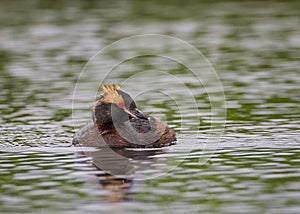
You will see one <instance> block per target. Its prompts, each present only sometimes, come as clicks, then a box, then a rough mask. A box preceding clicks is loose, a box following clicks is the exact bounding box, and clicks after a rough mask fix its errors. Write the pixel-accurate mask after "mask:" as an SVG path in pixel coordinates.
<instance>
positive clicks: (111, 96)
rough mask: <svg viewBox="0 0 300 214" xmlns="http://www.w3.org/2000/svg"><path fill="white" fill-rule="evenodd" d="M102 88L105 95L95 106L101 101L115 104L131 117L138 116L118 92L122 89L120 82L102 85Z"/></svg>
mask: <svg viewBox="0 0 300 214" xmlns="http://www.w3.org/2000/svg"><path fill="white" fill-rule="evenodd" d="M100 90H101V91H103V95H102V97H101V98H100V100H99V101H97V102H96V103H95V106H97V105H98V104H99V102H100V103H101V104H102V103H104V104H114V106H117V107H118V108H120V109H122V110H123V111H124V112H126V113H127V114H128V115H130V116H131V117H133V118H137V116H136V115H134V114H133V113H132V112H130V110H129V107H127V106H126V102H125V100H124V98H123V97H122V96H121V95H120V94H119V93H118V91H120V90H122V89H121V87H120V86H119V85H118V84H112V85H101V86H100Z"/></svg>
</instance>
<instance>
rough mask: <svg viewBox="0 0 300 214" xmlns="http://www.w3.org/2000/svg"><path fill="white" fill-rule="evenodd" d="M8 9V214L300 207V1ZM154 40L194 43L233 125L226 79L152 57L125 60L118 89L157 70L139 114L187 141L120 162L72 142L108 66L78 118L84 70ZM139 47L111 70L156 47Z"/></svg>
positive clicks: (0, 162) (139, 83)
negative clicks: (217, 108)
mask: <svg viewBox="0 0 300 214" xmlns="http://www.w3.org/2000/svg"><path fill="white" fill-rule="evenodd" d="M266 5H268V6H266ZM0 8H1V9H0V17H1V18H0V29H1V30H0V38H1V39H0V77H1V78H0V106H1V108H0V115H1V117H0V141H1V144H0V150H1V152H0V192H1V194H0V207H1V213H19V212H23V213H53V212H55V213H87V212H89V213H99V212H101V211H103V212H110V213H153V212H155V213H156V212H157V213H182V212H188V213H299V210H300V206H299V204H300V196H299V195H300V182H299V180H300V179H299V178H300V144H299V141H300V140H299V139H300V138H299V127H300V110H299V103H300V96H299V85H300V76H299V74H300V73H299V67H300V64H299V54H300V40H299V34H300V30H299V29H300V28H299V27H298V26H299V15H298V13H299V12H298V11H299V10H300V5H299V2H298V1H288V2H281V1H275V2H269V1H260V2H253V3H246V2H245V3H240V2H237V1H225V2H222V3H221V2H220V3H213V2H210V1H204V2H202V3H199V2H190V3H183V2H182V3H179V2H178V3H176V4H169V3H168V2H164V1H152V2H148V3H142V2H139V1H126V2H121V1H120V2H119V1H118V2H114V3H111V2H110V3H105V2H97V1H95V2H94V1H88V2H85V3H84V2H81V1H73V2H72V3H70V5H66V3H65V2H61V1H58V2H52V1H30V2H29V1H23V2H16V1H2V2H1V3H0ZM145 33H155V34H164V35H169V36H173V37H177V38H180V39H182V40H184V41H187V42H189V43H190V44H192V45H194V46H195V47H197V48H198V49H199V50H200V51H201V52H202V53H203V54H204V55H205V56H206V57H207V59H208V60H209V61H210V62H211V63H212V65H213V67H214V68H215V70H216V71H217V73H218V76H219V78H220V80H221V83H222V85H223V88H224V93H225V96H226V106H221V107H222V110H224V109H225V110H226V113H227V114H226V127H225V129H222V124H223V122H224V121H223V120H221V119H222V117H221V116H222V115H218V113H216V114H215V115H214V114H213V113H212V112H211V100H210V97H209V93H211V92H213V91H214V90H215V89H216V88H215V87H216V85H215V83H214V82H210V83H209V84H207V85H206V88H204V87H203V85H201V84H199V82H198V81H195V77H194V76H193V75H191V73H190V72H189V70H188V69H187V67H186V66H184V65H181V64H180V63H177V62H174V61H171V60H168V59H166V58H161V57H156V56H143V57H136V58H134V59H131V60H128V61H126V62H123V63H122V64H120V65H119V66H118V67H116V68H115V70H114V72H113V73H112V74H111V76H110V78H109V79H108V80H107V82H123V81H125V80H127V79H128V78H130V77H132V75H134V74H136V73H139V72H141V71H143V72H144V73H142V75H140V76H135V78H134V79H133V80H134V81H128V82H127V85H126V90H127V91H128V92H129V93H131V94H136V93H137V92H139V91H144V93H142V94H140V95H139V96H138V97H137V102H138V104H139V106H140V107H141V109H143V110H144V111H146V112H148V113H151V114H153V115H155V116H158V117H159V118H161V119H163V120H164V121H167V122H168V123H169V124H170V126H172V127H173V128H174V129H175V131H176V132H177V134H178V143H177V145H175V146H171V147H168V148H165V149H157V150H143V151H140V150H138V151H136V150H120V151H116V152H118V154H120V155H121V156H120V158H115V157H111V156H109V152H107V151H105V150H99V149H95V148H82V149H78V148H74V147H71V141H72V137H73V134H74V132H75V131H76V130H78V129H79V128H80V127H82V126H83V125H84V124H85V122H87V121H88V120H90V106H91V101H92V100H94V99H95V96H96V92H94V93H93V94H91V93H90V90H89V89H90V88H91V87H92V84H95V82H96V83H98V82H97V81H95V75H99V81H101V78H102V75H103V74H104V72H106V71H105V67H104V66H103V68H102V69H100V70H94V71H90V73H89V72H88V73H87V75H85V76H84V78H82V79H81V81H80V86H81V95H80V96H76V98H75V101H76V102H75V104H76V105H74V106H73V107H74V108H73V110H74V112H76V119H75V120H73V118H72V102H73V101H74V100H73V91H74V88H75V84H76V82H77V80H78V77H79V74H80V72H81V70H82V69H83V67H84V65H85V64H86V62H87V61H88V60H89V59H90V58H91V57H92V56H93V55H94V54H95V53H96V52H97V51H99V50H100V49H101V48H103V47H104V46H106V45H109V44H111V42H115V41H117V40H119V39H122V38H124V37H128V36H132V35H136V34H145ZM128 45H130V44H128ZM153 46H155V44H153ZM161 46H162V48H164V50H166V51H167V50H168V48H169V47H164V46H163V44H162V45H161ZM161 46H160V47H161ZM126 51H128V50H127V49H125V50H114V51H112V52H111V54H110V55H107V56H106V57H107V58H106V62H113V63H114V62H118V60H119V59H120V58H122V57H123V56H124V55H125V56H127V54H128V55H129V54H131V53H132V52H133V53H139V52H140V51H143V50H139V49H131V50H129V51H128V52H126ZM178 53H179V54H181V53H182V52H181V51H180V49H179V50H178ZM185 56H186V59H187V60H188V62H190V64H192V63H195V62H196V61H197V60H199V59H198V58H193V57H191V56H190V55H188V54H186V55H185ZM98 63H99V64H101V63H102V62H98ZM157 71H163V72H165V73H164V74H166V73H167V74H168V75H164V74H163V73H160V74H158V73H157ZM169 75H174V76H176V77H177V78H179V79H180V80H182V82H183V83H184V84H185V85H186V87H187V89H188V90H189V92H190V93H191V94H190V95H191V96H192V97H193V99H194V100H196V103H197V105H196V106H195V101H194V100H191V99H190V98H191V97H190V96H187V95H186V94H185V91H182V89H181V88H180V87H178V84H177V82H174V81H173V80H174V79H172V78H169ZM152 88H155V89H157V90H152ZM150 89H151V90H150ZM162 92H169V93H171V94H172V95H173V96H174V98H176V99H174V100H172V99H171V98H170V97H169V96H166V95H165V94H164V93H162ZM215 101H217V102H218V101H220V102H221V101H222V100H221V98H220V97H215ZM177 104H179V105H177ZM178 106H180V108H179V107H178ZM195 109H196V110H197V111H195ZM179 110H180V114H178V112H179ZM199 116H200V119H199ZM213 116H215V120H213V121H212V120H211V119H212V117H213ZM218 119H220V120H218ZM211 132H213V133H221V134H223V135H222V137H221V138H215V137H212V136H210V133H211ZM122 157H127V158H128V159H126V161H125V162H124V159H123V158H122ZM93 161H94V163H95V162H97V161H98V162H99V163H101V164H102V167H103V168H105V170H104V171H103V170H100V169H98V168H96V167H95V166H94V165H93ZM109 170H111V171H113V170H116V171H117V172H118V173H120V174H122V176H123V178H122V176H121V177H115V176H111V175H110V174H109V173H108V171H109Z"/></svg>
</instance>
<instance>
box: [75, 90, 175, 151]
mask: <svg viewBox="0 0 300 214" xmlns="http://www.w3.org/2000/svg"><path fill="white" fill-rule="evenodd" d="M101 89H102V91H103V92H104V93H103V95H102V97H101V98H100V99H99V100H97V101H95V103H94V106H93V122H91V123H88V124H87V125H85V126H84V127H83V128H82V129H80V130H79V131H78V132H77V133H76V134H75V136H74V139H73V144H74V145H80V146H96V147H163V146H168V145H171V144H175V141H176V135H175V132H174V131H173V130H172V129H171V128H170V127H169V126H168V125H167V124H165V123H164V122H162V121H160V120H158V119H156V118H154V117H152V116H149V115H147V114H144V113H143V112H141V111H140V110H139V109H138V108H137V106H136V104H135V102H134V100H133V99H132V98H131V97H130V95H129V94H127V93H126V92H125V91H123V89H121V88H120V86H119V85H102V86H101Z"/></svg>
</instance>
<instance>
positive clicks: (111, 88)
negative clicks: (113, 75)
mask: <svg viewBox="0 0 300 214" xmlns="http://www.w3.org/2000/svg"><path fill="white" fill-rule="evenodd" d="M100 90H101V91H103V92H104V93H114V92H115V91H116V90H122V91H123V89H122V88H121V86H120V85H119V84H112V85H101V86H100Z"/></svg>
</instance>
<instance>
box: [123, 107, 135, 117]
mask: <svg viewBox="0 0 300 214" xmlns="http://www.w3.org/2000/svg"><path fill="white" fill-rule="evenodd" d="M123 110H124V111H125V112H126V113H127V114H129V115H130V116H131V117H133V118H137V116H135V115H134V114H132V113H131V112H130V111H129V110H128V109H127V108H123Z"/></svg>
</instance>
